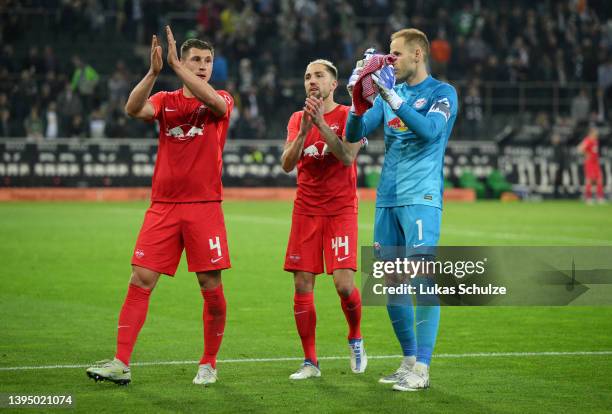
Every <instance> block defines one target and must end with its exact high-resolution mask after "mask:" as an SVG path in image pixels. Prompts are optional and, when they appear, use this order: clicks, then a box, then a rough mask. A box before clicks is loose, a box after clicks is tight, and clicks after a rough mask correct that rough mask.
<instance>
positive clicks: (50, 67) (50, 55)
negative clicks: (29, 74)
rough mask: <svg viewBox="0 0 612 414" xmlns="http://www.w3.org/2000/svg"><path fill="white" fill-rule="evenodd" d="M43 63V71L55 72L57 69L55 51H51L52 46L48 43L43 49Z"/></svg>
mask: <svg viewBox="0 0 612 414" xmlns="http://www.w3.org/2000/svg"><path fill="white" fill-rule="evenodd" d="M43 65H44V72H45V73H49V72H57V71H58V70H59V65H58V64H57V58H56V57H55V52H54V51H53V48H52V47H51V46H49V45H47V46H45V51H44V53H43Z"/></svg>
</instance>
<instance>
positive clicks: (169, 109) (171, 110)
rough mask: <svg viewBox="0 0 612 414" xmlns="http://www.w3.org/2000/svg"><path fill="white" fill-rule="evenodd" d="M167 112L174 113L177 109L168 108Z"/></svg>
mask: <svg viewBox="0 0 612 414" xmlns="http://www.w3.org/2000/svg"><path fill="white" fill-rule="evenodd" d="M166 111H167V112H174V111H176V109H171V108H166Z"/></svg>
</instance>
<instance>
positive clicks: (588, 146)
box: [582, 136, 599, 165]
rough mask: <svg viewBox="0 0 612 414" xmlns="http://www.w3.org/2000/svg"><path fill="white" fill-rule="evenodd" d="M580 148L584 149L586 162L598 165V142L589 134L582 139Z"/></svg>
mask: <svg viewBox="0 0 612 414" xmlns="http://www.w3.org/2000/svg"><path fill="white" fill-rule="evenodd" d="M582 148H583V149H584V154H585V158H584V162H585V163H586V164H597V165H599V142H598V140H597V139H594V138H592V137H590V136H587V137H585V138H584V139H583V140H582Z"/></svg>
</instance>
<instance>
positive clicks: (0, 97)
mask: <svg viewBox="0 0 612 414" xmlns="http://www.w3.org/2000/svg"><path fill="white" fill-rule="evenodd" d="M0 136H2V137H12V136H14V135H13V128H12V125H11V109H10V106H9V101H8V97H7V96H6V94H5V93H0Z"/></svg>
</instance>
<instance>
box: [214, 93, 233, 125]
mask: <svg viewBox="0 0 612 414" xmlns="http://www.w3.org/2000/svg"><path fill="white" fill-rule="evenodd" d="M217 95H219V96H220V97H222V98H223V99H224V100H225V105H226V109H225V113H224V114H223V115H222V116H220V118H222V119H229V117H230V115H231V114H232V110H233V109H234V98H233V97H232V95H230V94H229V92H227V91H217Z"/></svg>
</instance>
